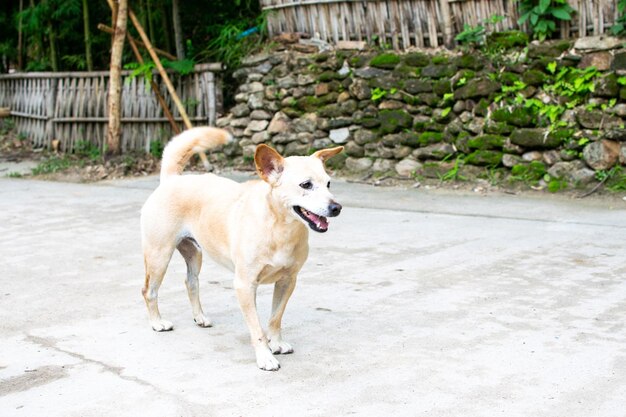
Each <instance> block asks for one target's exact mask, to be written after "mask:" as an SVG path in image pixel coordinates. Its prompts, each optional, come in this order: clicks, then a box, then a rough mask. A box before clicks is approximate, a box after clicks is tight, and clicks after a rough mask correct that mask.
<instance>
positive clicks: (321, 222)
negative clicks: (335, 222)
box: [306, 211, 328, 230]
mask: <svg viewBox="0 0 626 417" xmlns="http://www.w3.org/2000/svg"><path fill="white" fill-rule="evenodd" d="M306 216H307V217H308V218H309V219H310V220H311V221H312V222H313V223H315V225H316V226H317V228H318V229H320V230H326V229H328V220H326V217H324V216H318V215H317V214H315V213H311V212H310V211H309V212H308V213H307V214H306Z"/></svg>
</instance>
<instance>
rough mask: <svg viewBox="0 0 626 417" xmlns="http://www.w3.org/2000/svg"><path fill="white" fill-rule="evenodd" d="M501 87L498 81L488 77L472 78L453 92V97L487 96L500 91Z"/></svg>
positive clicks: (456, 98) (460, 98)
mask: <svg viewBox="0 0 626 417" xmlns="http://www.w3.org/2000/svg"><path fill="white" fill-rule="evenodd" d="M501 87H502V86H501V85H500V83H499V82H497V81H493V80H491V79H489V78H474V79H472V80H470V81H468V83H467V84H465V85H464V86H463V87H461V88H459V89H457V90H456V91H455V92H454V99H455V100H466V99H468V98H476V97H488V96H490V95H491V94H493V93H495V92H497V91H500V88H501Z"/></svg>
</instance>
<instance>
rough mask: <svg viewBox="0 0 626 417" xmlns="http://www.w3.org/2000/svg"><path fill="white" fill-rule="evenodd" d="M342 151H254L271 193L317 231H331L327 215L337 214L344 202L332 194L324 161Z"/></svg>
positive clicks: (292, 213) (267, 149)
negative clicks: (284, 154) (293, 153)
mask: <svg viewBox="0 0 626 417" xmlns="http://www.w3.org/2000/svg"><path fill="white" fill-rule="evenodd" d="M342 150H343V146H338V147H336V148H331V149H322V150H320V151H317V152H315V153H314V154H313V155H311V156H290V157H287V158H283V157H282V156H280V154H279V153H278V152H276V151H275V150H274V149H272V148H270V147H269V146H266V145H259V146H258V147H257V148H256V152H255V154H254V163H255V165H256V170H257V173H258V174H259V176H260V177H261V178H262V179H263V181H265V182H267V183H268V184H269V185H270V186H271V187H272V189H273V190H272V193H273V194H274V195H275V196H276V197H277V198H278V199H279V201H280V202H281V204H282V205H283V206H284V207H285V208H286V209H287V210H288V211H289V212H290V214H291V215H293V216H294V217H296V218H297V219H298V220H300V221H301V222H303V223H304V224H306V225H307V226H309V227H310V228H311V229H312V230H314V231H316V232H320V233H323V232H325V231H327V230H328V219H327V217H335V216H338V215H339V213H340V212H341V205H340V204H339V203H337V202H336V201H335V200H334V197H333V195H332V194H331V193H330V176H328V174H327V173H326V170H325V169H324V162H325V161H326V160H328V159H329V158H331V157H333V156H335V155H337V154H338V153H339V152H341V151H342Z"/></svg>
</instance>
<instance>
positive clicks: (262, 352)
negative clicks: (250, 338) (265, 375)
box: [256, 348, 280, 371]
mask: <svg viewBox="0 0 626 417" xmlns="http://www.w3.org/2000/svg"><path fill="white" fill-rule="evenodd" d="M256 364H257V366H258V367H259V369H263V370H264V371H278V370H279V369H280V363H278V359H276V358H275V357H274V355H272V352H270V351H269V349H265V348H262V349H259V350H257V351H256Z"/></svg>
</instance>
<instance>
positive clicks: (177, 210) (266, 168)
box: [141, 127, 343, 371]
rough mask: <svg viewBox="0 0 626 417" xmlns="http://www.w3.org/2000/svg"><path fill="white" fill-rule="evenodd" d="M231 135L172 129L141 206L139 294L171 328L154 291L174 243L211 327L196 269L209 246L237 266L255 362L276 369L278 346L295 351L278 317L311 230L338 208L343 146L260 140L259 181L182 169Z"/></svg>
mask: <svg viewBox="0 0 626 417" xmlns="http://www.w3.org/2000/svg"><path fill="white" fill-rule="evenodd" d="M232 140H233V138H232V136H231V135H230V134H229V133H228V132H227V131H225V130H222V129H218V128H213V127H197V128H193V129H189V130H187V131H185V132H183V133H181V134H180V135H178V136H176V137H174V138H173V139H172V140H171V141H170V143H169V144H168V145H167V146H166V147H165V150H164V151H163V158H162V162H161V174H160V184H159V186H158V187H157V188H156V189H155V190H154V192H153V193H152V194H151V195H150V197H148V199H147V201H146V202H145V204H144V206H143V208H142V210H141V238H142V249H143V256H144V264H145V270H146V275H145V284H144V287H143V290H142V294H143V297H144V299H145V301H146V305H147V307H148V314H149V317H150V324H151V325H152V328H153V329H154V330H155V331H157V332H161V331H168V330H172V329H173V325H172V323H171V322H169V321H167V320H164V319H162V318H161V314H160V313H159V307H158V303H157V299H158V291H159V286H160V285H161V282H162V280H163V276H164V275H165V271H166V269H167V266H168V264H169V262H170V259H171V257H172V254H173V252H174V250H175V249H177V250H178V251H179V252H180V254H181V255H182V256H183V258H184V259H185V262H186V264H187V279H186V281H185V284H186V286H187V292H188V295H189V300H190V302H191V308H192V313H193V319H194V321H195V322H196V323H197V324H198V325H199V326H201V327H210V326H211V321H210V320H209V319H208V318H207V316H206V315H205V314H204V312H203V310H202V306H201V304H200V297H199V284H198V274H199V273H200V268H201V266H202V252H203V251H204V252H205V253H207V254H208V255H209V256H210V257H211V258H212V259H213V260H214V261H215V262H217V263H218V264H220V265H222V266H225V267H226V268H228V269H230V270H232V271H233V272H234V273H235V278H234V288H235V291H236V293H237V299H238V301H239V305H240V307H241V311H242V312H243V316H244V319H245V322H246V324H247V326H248V329H249V331H250V338H251V341H252V346H253V347H254V350H255V354H256V363H257V365H258V367H259V368H260V369H263V370H267V371H276V370H278V369H279V368H280V364H279V362H278V360H277V359H276V358H275V357H274V354H287V353H292V352H293V348H292V347H291V345H290V344H289V343H287V342H285V341H284V340H283V339H282V334H281V320H282V317H283V313H284V312H285V307H286V306H287V301H288V300H289V297H290V296H291V294H292V292H293V290H294V288H295V285H296V277H297V275H298V272H299V271H300V269H301V268H302V265H303V264H304V262H305V261H306V259H307V256H308V251H309V247H308V230H309V229H311V230H313V231H315V232H318V233H324V232H326V231H327V230H328V217H335V216H338V215H339V213H340V212H341V208H342V207H341V205H340V204H339V203H337V202H336V201H335V199H334V197H333V195H332V194H331V192H330V190H329V188H330V177H329V175H328V174H327V173H326V170H325V167H324V162H325V161H327V160H328V159H329V158H331V157H333V156H334V155H337V154H338V153H340V152H341V151H342V150H343V147H342V146H339V147H334V148H331V149H323V150H319V151H317V152H315V153H313V154H312V155H310V156H290V157H286V158H283V157H282V156H281V155H280V154H279V153H278V152H276V151H275V150H274V149H272V148H271V147H269V146H267V145H263V144H261V145H258V147H257V148H256V151H255V155H254V163H255V166H256V171H257V173H258V175H259V177H260V178H261V179H260V180H252V181H248V182H245V183H237V182H235V181H232V180H230V179H227V178H223V177H219V176H217V175H214V174H203V175H181V174H182V171H183V168H184V166H185V164H186V163H187V161H188V160H189V158H190V157H191V156H192V155H193V154H194V153H198V152H204V151H207V150H211V149H215V148H217V147H219V146H222V145H224V144H227V143H229V142H231V141H232ZM260 284H274V295H273V300H272V313H271V318H270V320H269V325H268V329H267V333H264V332H263V329H262V327H261V323H260V320H259V317H258V313H257V308H256V292H257V287H258V285H260Z"/></svg>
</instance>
